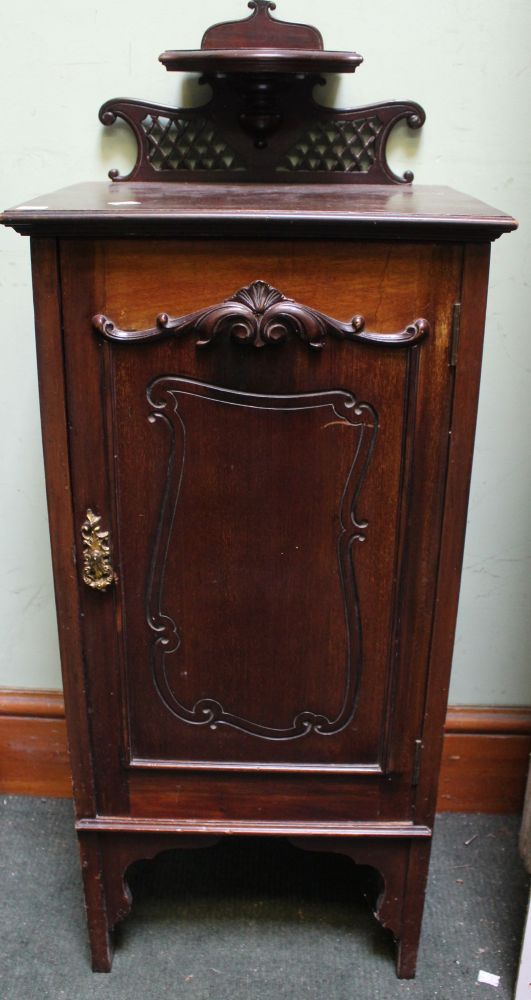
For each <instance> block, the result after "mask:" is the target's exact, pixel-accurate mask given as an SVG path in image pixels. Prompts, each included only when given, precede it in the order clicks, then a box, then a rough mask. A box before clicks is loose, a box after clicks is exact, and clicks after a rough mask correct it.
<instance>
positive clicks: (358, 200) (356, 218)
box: [0, 182, 517, 308]
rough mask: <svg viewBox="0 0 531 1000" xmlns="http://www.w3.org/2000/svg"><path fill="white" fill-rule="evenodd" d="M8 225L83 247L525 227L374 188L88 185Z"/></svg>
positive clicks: (460, 199)
mask: <svg viewBox="0 0 531 1000" xmlns="http://www.w3.org/2000/svg"><path fill="white" fill-rule="evenodd" d="M0 222H1V223H2V224H3V225H6V226H12V227H13V228H14V229H16V230H17V232H20V233H31V232H34V233H39V234H42V233H45V234H46V233H53V234H70V236H74V237H78V238H79V237H82V236H87V237H91V236H93V235H99V234H103V235H105V234H106V235H111V236H113V237H116V236H125V237H130V236H142V237H149V236H151V237H154V238H157V239H160V238H162V237H164V238H171V237H173V238H175V237H179V238H183V237H186V236H192V237H201V238H205V237H210V238H212V237H218V238H220V239H223V240H224V239H227V237H230V238H234V237H238V238H240V239H243V238H245V237H248V236H251V237H258V238H260V239H264V238H277V237H279V238H285V237H288V238H290V239H293V238H301V239H307V238H310V239H311V238H317V237H321V238H323V237H325V238H327V239H332V240H340V239H347V240H352V239H365V240H370V241H372V240H374V239H386V238H392V239H397V240H399V241H400V242H402V241H404V240H406V241H407V240H417V239H423V240H427V241H432V240H434V239H436V240H446V239H448V240H453V241H455V240H478V239H479V240H486V241H488V240H491V239H496V238H497V237H498V236H500V235H501V234H502V233H505V232H510V231H511V230H513V229H515V228H516V226H517V223H516V222H515V220H514V219H513V218H512V217H511V216H509V215H507V214H505V213H504V212H501V211H499V210H497V209H494V208H492V207H491V206H489V205H485V204H484V203H483V202H481V201H479V200H478V199H476V198H473V197H471V196H469V195H464V194H461V193H460V192H458V191H454V190H452V189H451V188H447V187H422V186H417V187H415V188H412V189H408V190H405V189H404V190H402V189H396V188H389V187H388V186H384V185H374V186H373V185H366V186H364V187H363V188H360V189H356V191H355V192H349V193H348V194H346V193H345V191H344V190H343V189H342V188H334V187H331V186H330V185H323V184H316V185H311V186H309V185H306V186H302V187H299V188H297V187H289V188H286V187H282V186H280V185H277V186H272V185H238V184H234V183H233V184H209V185H201V184H199V185H198V184H196V185H194V184H184V185H177V184H151V183H150V184H142V183H136V184H135V183H127V184H122V185H120V187H119V188H118V189H117V188H116V186H113V185H112V184H105V183H98V182H88V183H85V184H76V185H74V186H73V187H67V188H62V189H61V190H59V191H55V192H53V193H51V194H46V195H43V196H42V197H41V198H35V199H33V201H30V202H28V203H27V207H22V208H21V207H20V206H18V207H14V208H11V209H7V210H6V211H5V212H4V213H3V215H2V216H0ZM327 271H328V267H327ZM262 277H265V276H264V275H262ZM279 284H280V285H282V282H279ZM231 290H232V289H231ZM197 306H198V303H197V302H195V303H194V306H193V307H195V308H197Z"/></svg>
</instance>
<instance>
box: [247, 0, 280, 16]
mask: <svg viewBox="0 0 531 1000" xmlns="http://www.w3.org/2000/svg"><path fill="white" fill-rule="evenodd" d="M247 6H248V7H249V8H250V9H251V10H255V11H256V13H257V14H265V13H267V11H268V10H276V9H277V5H276V3H272V2H271V0H249V3H248V4H247Z"/></svg>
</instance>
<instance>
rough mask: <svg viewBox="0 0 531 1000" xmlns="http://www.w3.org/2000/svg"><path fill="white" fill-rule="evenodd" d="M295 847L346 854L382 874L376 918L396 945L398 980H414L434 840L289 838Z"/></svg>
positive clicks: (374, 900) (376, 905) (375, 912)
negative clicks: (388, 932) (389, 932)
mask: <svg viewBox="0 0 531 1000" xmlns="http://www.w3.org/2000/svg"><path fill="white" fill-rule="evenodd" d="M289 839H290V840H291V843H292V844H293V845H294V846H295V847H300V848H302V849H303V850H306V851H327V852H332V853H335V854H345V855H346V856H347V857H349V858H351V859H352V861H354V862H355V863H356V864H360V865H369V866H370V867H371V868H375V869H376V870H377V871H378V872H379V873H380V875H381V877H382V880H383V884H382V887H381V891H380V892H379V894H378V895H377V896H376V898H374V899H373V900H372V907H373V911H374V915H375V917H376V919H377V920H378V921H379V922H380V923H381V925H382V927H386V928H387V929H388V930H390V931H391V933H392V935H393V937H394V939H395V941H396V944H397V960H396V971H397V975H398V978H399V979H413V977H414V975H415V971H416V965H417V951H418V946H419V939H420V929H421V925H422V911H423V909H424V896H425V893H426V878H427V874H428V865H429V860H430V848H431V841H430V840H429V839H428V838H427V839H426V840H420V839H419V840H415V841H414V840H407V839H406V838H404V839H400V840H395V841H390V842H389V841H388V842H387V843H385V842H384V841H381V840H379V841H377V840H365V839H361V838H355V837H353V838H352V839H350V838H348V837H342V838H338V839H336V838H332V837H326V838H325V837H322V838H317V837H314V838H310V837H290V838H289Z"/></svg>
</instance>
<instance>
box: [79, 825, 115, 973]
mask: <svg viewBox="0 0 531 1000" xmlns="http://www.w3.org/2000/svg"><path fill="white" fill-rule="evenodd" d="M79 850H80V854H81V870H82V873H83V886H84V889H85V909H86V913H87V925H88V934H89V942H90V951H91V956H92V970H93V972H110V971H111V966H112V956H113V945H112V927H111V926H110V924H109V917H108V913H107V901H106V898H105V882H104V877H103V866H102V858H101V851H100V845H99V842H98V838H97V837H95V836H93V835H92V836H89V837H83V836H82V835H80V836H79Z"/></svg>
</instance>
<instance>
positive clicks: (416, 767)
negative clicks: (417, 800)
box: [411, 740, 422, 788]
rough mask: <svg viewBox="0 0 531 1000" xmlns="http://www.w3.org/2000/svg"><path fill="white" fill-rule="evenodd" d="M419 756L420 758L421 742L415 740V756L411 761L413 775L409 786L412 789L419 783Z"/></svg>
mask: <svg viewBox="0 0 531 1000" xmlns="http://www.w3.org/2000/svg"><path fill="white" fill-rule="evenodd" d="M421 756H422V740H415V756H414V759H413V775H412V778H411V784H412V785H413V787H414V788H415V787H416V785H418V783H419V775H420V760H421Z"/></svg>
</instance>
